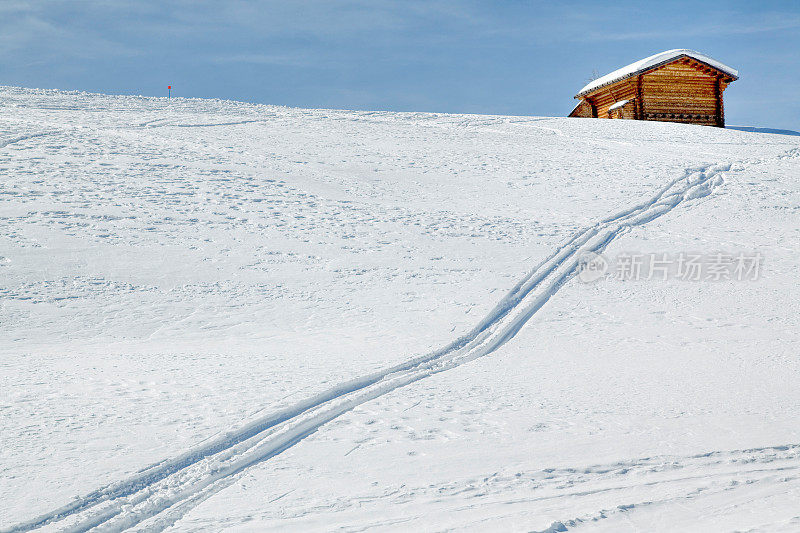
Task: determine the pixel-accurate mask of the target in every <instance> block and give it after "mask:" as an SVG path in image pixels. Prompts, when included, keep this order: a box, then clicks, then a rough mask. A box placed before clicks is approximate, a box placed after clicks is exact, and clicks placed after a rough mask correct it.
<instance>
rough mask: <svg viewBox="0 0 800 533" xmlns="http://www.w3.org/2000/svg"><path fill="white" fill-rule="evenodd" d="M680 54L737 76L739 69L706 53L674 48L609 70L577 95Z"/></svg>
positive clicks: (667, 60) (665, 61) (677, 56)
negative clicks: (611, 70)
mask: <svg viewBox="0 0 800 533" xmlns="http://www.w3.org/2000/svg"><path fill="white" fill-rule="evenodd" d="M681 56H689V57H693V58H695V59H696V60H698V61H702V62H703V63H705V64H706V65H710V66H712V67H714V68H716V69H718V70H721V71H722V72H725V73H727V74H730V75H731V76H733V77H734V78H738V77H739V71H738V70H736V69H735V68H731V67H729V66H728V65H726V64H725V63H720V62H719V61H717V60H716V59H712V58H710V57H708V56H707V55H704V54H701V53H700V52H695V51H694V50H689V49H686V48H676V49H675V50H667V51H665V52H660V53H658V54H653V55H651V56H650V57H646V58H644V59H640V60H639V61H635V62H633V63H631V64H630V65H626V66H624V67H622V68H618V69H617V70H615V71H613V72H609V73H608V74H606V75H605V76H601V77H599V78H597V79H596V80H593V81H590V82H589V83H588V84H586V86H584V88H583V89H581V90H580V91H579V92H578V96H580V95H582V94H586V93H589V92H592V91H593V90H595V89H597V88H598V87H602V86H603V85H608V84H609V83H614V82H616V81H619V80H622V79H625V78H628V77H630V76H633V75H634V74H637V73H639V72H643V71H645V70H647V69H649V68H651V67H654V66H656V65H660V64H662V63H667V62H669V61H672V60H673V59H677V58H679V57H681Z"/></svg>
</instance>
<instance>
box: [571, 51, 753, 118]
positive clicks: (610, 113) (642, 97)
mask: <svg viewBox="0 0 800 533" xmlns="http://www.w3.org/2000/svg"><path fill="white" fill-rule="evenodd" d="M737 79H739V72H738V71H737V70H736V69H733V68H731V67H729V66H727V65H724V64H723V63H720V62H719V61H716V60H714V59H712V58H710V57H708V56H705V55H703V54H701V53H699V52H695V51H694V50H682V49H681V50H667V51H666V52H661V53H660V54H656V55H653V56H650V57H647V58H645V59H642V60H640V61H637V62H635V63H631V64H630V65H628V66H626V67H622V68H620V69H617V70H615V71H614V72H611V73H609V74H606V75H605V76H603V77H601V78H598V79H596V80H594V81H592V82H590V83H589V84H588V85H586V86H585V87H584V88H583V89H581V90H580V92H579V93H578V94H577V95H576V96H575V98H577V99H578V100H579V102H578V105H576V106H575V109H573V110H572V112H571V113H570V114H569V116H570V117H593V118H626V119H631V120H661V121H666V122H687V123H690V124H703V125H706V126H718V127H720V128H724V127H725V106H724V105H723V103H722V92H723V91H724V90H725V88H726V87H727V86H728V84H729V83H731V82H733V81H734V80H737Z"/></svg>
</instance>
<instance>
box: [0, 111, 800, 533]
mask: <svg viewBox="0 0 800 533" xmlns="http://www.w3.org/2000/svg"><path fill="white" fill-rule="evenodd" d="M154 125H155V124H153V123H152V122H150V123H145V124H142V125H141V126H142V127H146V126H154ZM163 125H168V124H163ZM42 135H43V134H42ZM17 140H21V139H17ZM17 140H12V141H11V142H16V141H17ZM730 169H731V165H707V166H705V167H700V168H694V169H690V170H687V171H686V172H685V173H684V175H682V176H679V177H677V178H675V179H674V180H672V181H671V182H670V183H668V184H667V185H666V186H664V187H663V188H662V189H661V190H659V191H658V192H657V193H656V194H655V195H654V196H652V197H651V198H649V199H648V200H647V201H644V202H642V203H640V204H637V205H635V206H633V207H631V208H629V209H626V210H624V211H621V212H618V213H616V214H614V215H611V216H609V217H607V218H604V219H602V220H600V221H599V222H597V223H596V224H594V225H592V226H588V227H585V228H583V229H581V230H579V231H578V232H576V233H575V234H574V235H573V236H572V237H571V238H570V239H569V240H568V241H567V242H566V243H564V244H563V245H562V246H560V247H558V248H557V249H556V250H555V251H554V252H553V253H552V254H551V255H550V256H549V257H548V258H547V259H545V260H544V261H542V262H541V263H540V264H539V265H537V266H536V267H535V268H534V269H533V270H531V271H530V272H529V273H528V274H527V275H525V276H524V277H523V278H522V279H521V280H519V282H518V283H517V284H516V286H514V287H513V288H512V289H511V290H510V291H509V292H508V294H507V295H506V296H505V297H504V298H503V299H502V300H501V301H500V302H499V304H498V305H497V306H496V307H495V308H494V309H493V310H492V311H491V312H490V313H489V314H488V315H487V316H486V317H484V318H483V319H482V320H481V321H480V322H479V323H478V325H477V326H475V327H474V328H473V329H472V330H471V331H469V332H468V333H467V334H465V335H463V336H461V337H460V338H458V339H456V340H455V341H453V342H452V343H451V344H449V345H448V346H446V347H444V348H442V349H440V350H438V351H435V352H433V353H430V354H427V355H424V356H420V357H416V358H414V359H411V360H409V361H407V362H405V363H403V364H400V365H397V366H394V367H391V368H388V369H385V370H383V371H379V372H376V373H373V374H371V375H367V376H364V377H361V378H358V379H355V380H352V381H349V382H346V383H342V384H340V385H338V386H336V387H334V388H332V389H329V390H327V391H325V392H323V393H321V394H318V395H316V396H314V397H312V398H309V399H306V400H304V401H301V402H299V403H297V404H295V405H293V406H291V407H288V408H284V409H281V410H279V411H277V412H273V413H270V414H268V415H266V416H263V417H260V418H259V419H256V420H253V421H251V422H249V423H247V424H245V425H243V426H239V427H237V428H235V429H231V430H229V431H227V432H225V433H223V434H221V435H219V436H217V437H215V438H212V439H210V440H207V441H205V442H204V443H203V444H201V445H198V446H195V447H194V448H191V449H189V450H188V451H186V452H185V453H183V454H181V455H179V456H177V457H173V458H171V459H167V460H165V461H162V462H160V463H156V464H154V465H151V466H149V467H147V468H145V469H143V470H141V471H139V472H138V473H136V474H135V475H133V476H130V477H129V478H127V479H124V480H121V481H119V482H115V483H112V484H109V485H107V486H104V487H102V488H99V489H97V490H95V491H93V492H91V493H89V494H87V495H85V496H83V497H79V498H76V499H75V500H74V501H73V502H72V503H70V504H68V505H65V506H63V507H61V508H58V509H55V510H53V511H52V512H49V513H46V514H44V515H42V516H39V517H37V518H35V519H33V520H30V521H27V522H24V523H20V524H17V525H15V526H12V527H11V528H9V529H5V530H4V531H7V532H9V533H11V532H19V531H28V530H33V529H37V528H40V527H43V526H46V525H52V526H56V527H61V528H62V530H63V531H88V530H90V529H96V530H97V531H122V530H125V529H129V528H136V529H137V530H142V531H161V530H163V529H165V528H167V527H169V526H171V525H172V524H174V523H175V522H176V521H177V520H179V519H180V518H181V517H182V516H183V515H184V514H186V512H188V511H189V510H191V509H192V508H193V507H195V506H196V505H197V504H198V503H200V502H201V501H203V500H204V499H206V498H208V497H210V496H211V495H213V494H215V493H216V492H218V491H220V490H222V489H223V488H225V487H226V486H229V485H230V484H231V483H233V482H234V481H235V480H236V474H238V473H240V472H242V471H243V470H245V469H246V468H248V467H250V466H252V465H254V464H256V463H259V462H261V461H264V460H267V459H269V458H271V457H274V456H276V455H278V454H280V453H281V452H283V451H284V450H286V449H288V448H290V447H291V446H293V445H294V444H297V443H298V442H300V441H302V440H303V439H304V438H305V437H307V436H308V435H310V434H312V433H313V432H315V431H316V430H317V429H318V428H319V427H321V426H322V425H324V424H326V423H327V422H330V421H331V420H334V419H335V418H337V417H339V416H341V415H342V414H344V413H346V412H348V411H350V410H352V409H353V408H355V407H356V406H359V405H361V404H363V403H365V402H367V401H370V400H372V399H374V398H377V397H379V396H382V395H384V394H387V393H389V392H391V391H393V390H396V389H398V388H400V387H403V386H405V385H408V384H410V383H413V382H416V381H418V380H420V379H423V378H425V377H427V376H431V375H433V374H436V373H439V372H443V371H445V370H449V369H452V368H455V367H457V366H460V365H462V364H464V363H467V362H469V361H472V360H474V359H476V358H478V357H482V356H485V355H488V354H490V353H492V352H494V351H495V350H497V349H498V348H499V347H501V346H503V344H505V343H506V342H508V341H509V340H511V339H512V338H513V337H514V336H515V335H516V334H517V332H519V330H520V329H521V328H522V327H523V325H524V324H525V323H526V322H527V321H528V320H529V319H530V318H531V317H532V316H533V315H534V314H535V313H536V312H537V311H538V310H539V309H540V308H541V307H542V306H543V305H544V304H545V303H546V302H547V301H548V300H549V299H550V297H551V296H553V295H554V294H555V293H556V292H557V291H558V290H559V288H560V287H561V286H562V285H563V284H564V283H565V282H566V281H568V280H569V279H570V278H572V277H573V276H574V275H575V274H576V273H577V270H578V266H579V262H580V260H581V258H582V257H583V256H584V254H587V253H599V252H602V251H603V250H604V249H605V247H606V246H607V245H608V244H609V243H610V242H611V241H612V240H613V239H615V238H616V237H618V236H619V235H621V234H623V233H625V232H627V231H629V230H630V229H631V228H633V227H635V226H639V225H642V224H646V223H647V222H650V221H652V220H654V219H656V218H658V217H660V216H662V215H664V214H666V213H668V212H670V211H671V210H672V209H674V208H675V207H677V206H678V205H680V204H681V203H683V202H684V201H687V200H693V199H697V198H702V197H704V196H708V195H709V194H710V193H711V192H712V189H713V188H714V187H715V186H717V185H719V184H721V183H723V181H724V180H723V177H722V173H723V172H726V171H728V170H730ZM792 451H793V453H795V454H796V453H797V451H796V450H795V449H794V448H792ZM742 453H744V452H742Z"/></svg>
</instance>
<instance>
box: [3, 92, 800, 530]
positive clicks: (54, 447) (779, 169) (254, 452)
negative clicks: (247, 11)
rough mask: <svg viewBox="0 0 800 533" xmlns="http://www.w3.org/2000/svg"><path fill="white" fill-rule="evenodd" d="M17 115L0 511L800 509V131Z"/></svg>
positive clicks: (124, 101)
mask: <svg viewBox="0 0 800 533" xmlns="http://www.w3.org/2000/svg"><path fill="white" fill-rule="evenodd" d="M0 110H1V111H2V112H0V176H1V177H2V181H0V230H2V231H0V256H2V258H0V302H2V303H1V304H0V368H2V372H1V373H0V380H1V381H0V391H2V392H0V440H2V447H0V502H2V505H0V531H26V530H30V529H36V530H37V531H38V530H43V531H59V530H62V529H64V528H73V530H77V531H84V530H88V529H90V528H92V527H96V526H97V527H99V528H100V530H105V531H120V530H123V529H127V528H132V529H133V530H162V529H165V528H167V529H170V530H171V531H219V530H235V531H286V530H293V531H315V530H319V531H329V530H337V529H341V530H345V531H352V530H362V529H368V528H374V529H377V530H442V529H469V530H514V531H517V530H518V531H545V530H547V531H563V530H568V531H571V530H578V531H580V530H590V529H591V530H596V529H600V530H607V531H637V530H646V531H674V530H681V531H709V530H723V531H727V530H769V531H795V530H797V528H798V527H800V510H798V508H797V505H796V502H797V495H798V494H799V493H800V429H799V428H798V425H797V420H798V417H800V392H798V387H797V383H798V382H800V360H798V357H797V347H798V345H800V320H799V319H798V317H799V316H800V304H798V302H800V294H799V293H798V291H799V290H798V288H797V287H798V280H799V279H800V268H799V267H798V262H797V257H798V255H799V254H798V252H800V180H798V176H799V175H800V139H799V138H798V137H796V136H788V135H773V134H761V133H752V132H745V131H737V130H725V129H718V128H709V127H702V126H694V125H683V124H669V123H656V122H639V121H603V120H578V119H558V118H540V117H501V116H477V115H437V114H429V113H388V112H355V111H330V110H304V109H289V108H282V107H272V106H257V105H249V104H242V103H236V102H226V101H216V100H192V99H172V100H171V101H169V100H166V99H156V98H139V97H121V96H103V95H92V94H85V93H65V92H57V91H37V90H28V89H18V88H9V87H3V88H0ZM715 251H725V252H730V253H736V252H746V253H751V252H759V253H760V254H761V255H762V256H763V257H764V264H763V265H764V266H763V272H762V275H761V277H760V279H758V280H756V281H737V280H733V279H732V280H723V281H682V280H678V279H668V280H664V281H662V280H659V279H650V280H639V281H630V280H628V281H625V280H621V279H614V278H609V279H601V280H599V281H596V282H594V283H581V282H580V280H579V278H577V277H576V269H577V266H578V264H579V262H580V261H581V258H582V257H584V256H585V255H586V254H587V253H589V252H596V253H603V254H604V255H605V256H607V257H614V256H619V255H620V254H623V253H625V252H637V253H638V252H640V253H659V254H660V253H667V254H670V255H677V254H679V253H681V252H699V253H712V252H715Z"/></svg>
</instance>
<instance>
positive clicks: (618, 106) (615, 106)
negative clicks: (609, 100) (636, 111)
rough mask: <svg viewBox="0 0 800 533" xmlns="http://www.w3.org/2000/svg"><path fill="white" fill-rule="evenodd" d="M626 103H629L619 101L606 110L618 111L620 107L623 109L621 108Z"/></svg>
mask: <svg viewBox="0 0 800 533" xmlns="http://www.w3.org/2000/svg"><path fill="white" fill-rule="evenodd" d="M628 102H630V100H620V101H619V102H617V103H616V104H614V105H612V106H611V107H609V108H608V110H609V111H614V110H615V109H619V108H620V107H623V106H624V105H625V104H627V103H628Z"/></svg>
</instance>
